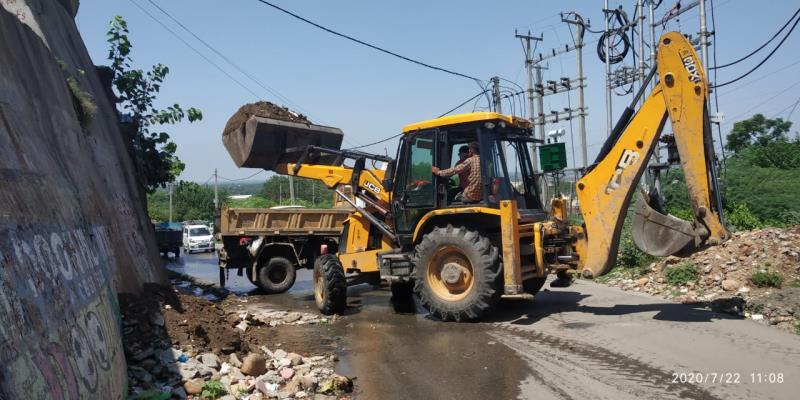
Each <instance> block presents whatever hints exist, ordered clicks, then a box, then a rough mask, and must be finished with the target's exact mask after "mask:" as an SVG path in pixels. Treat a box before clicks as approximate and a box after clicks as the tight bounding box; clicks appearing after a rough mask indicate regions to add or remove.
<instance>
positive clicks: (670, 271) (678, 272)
mask: <svg viewBox="0 0 800 400" xmlns="http://www.w3.org/2000/svg"><path fill="white" fill-rule="evenodd" d="M664 274H665V275H666V277H667V283H668V284H670V285H673V286H681V285H685V284H687V283H689V282H694V281H696V280H697V275H698V274H697V269H696V268H695V267H694V264H691V263H683V264H679V265H676V266H674V267H669V268H667V270H666V271H665V272H664Z"/></svg>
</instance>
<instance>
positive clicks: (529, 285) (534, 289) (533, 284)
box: [522, 278, 547, 294]
mask: <svg viewBox="0 0 800 400" xmlns="http://www.w3.org/2000/svg"><path fill="white" fill-rule="evenodd" d="M546 280H547V278H531V279H528V280H527V281H525V282H522V290H523V291H525V293H530V294H536V293H539V290H541V289H542V286H544V281H546Z"/></svg>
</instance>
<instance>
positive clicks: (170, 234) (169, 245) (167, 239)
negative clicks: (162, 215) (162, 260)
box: [153, 223, 183, 258]
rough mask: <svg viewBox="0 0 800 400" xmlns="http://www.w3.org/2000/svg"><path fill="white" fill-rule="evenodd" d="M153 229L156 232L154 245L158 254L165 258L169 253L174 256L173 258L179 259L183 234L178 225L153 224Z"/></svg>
mask: <svg viewBox="0 0 800 400" xmlns="http://www.w3.org/2000/svg"><path fill="white" fill-rule="evenodd" d="M153 229H154V230H155V232H156V245H158V252H159V253H161V254H162V255H163V256H164V257H167V254H168V253H170V252H171V253H172V254H173V255H174V256H175V258H178V257H180V256H181V246H183V232H182V231H181V226H180V224H175V223H172V224H170V223H162V224H154V225H153Z"/></svg>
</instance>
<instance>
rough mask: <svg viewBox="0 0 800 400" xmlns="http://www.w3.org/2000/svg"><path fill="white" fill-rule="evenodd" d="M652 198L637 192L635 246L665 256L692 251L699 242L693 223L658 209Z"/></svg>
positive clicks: (632, 228) (634, 216) (634, 211)
mask: <svg viewBox="0 0 800 400" xmlns="http://www.w3.org/2000/svg"><path fill="white" fill-rule="evenodd" d="M650 200H651V197H650V196H649V195H647V194H645V193H644V191H643V190H642V191H638V193H637V194H636V205H635V206H634V209H633V221H632V224H631V235H632V236H633V242H634V243H635V244H636V247H638V248H640V249H641V250H642V251H644V252H645V253H647V254H650V255H654V256H658V257H666V256H671V255H673V254H676V253H678V252H680V251H681V250H687V251H688V250H690V249H693V248H694V247H695V246H696V243H697V242H699V240H698V238H697V235H696V234H695V229H694V225H693V224H692V223H691V222H689V221H684V220H682V219H680V218H677V217H675V216H673V215H671V214H664V213H661V212H659V211H657V210H656V209H655V208H653V207H652V206H651V204H650Z"/></svg>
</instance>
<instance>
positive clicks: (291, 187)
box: [289, 175, 294, 205]
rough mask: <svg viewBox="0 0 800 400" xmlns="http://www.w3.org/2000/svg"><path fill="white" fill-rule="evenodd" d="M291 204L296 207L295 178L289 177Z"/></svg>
mask: <svg viewBox="0 0 800 400" xmlns="http://www.w3.org/2000/svg"><path fill="white" fill-rule="evenodd" d="M289 202H290V204H291V205H294V177H293V176H291V175H289Z"/></svg>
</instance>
